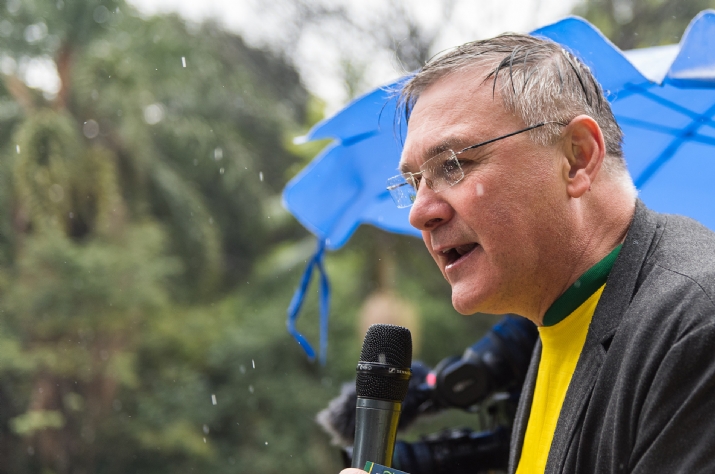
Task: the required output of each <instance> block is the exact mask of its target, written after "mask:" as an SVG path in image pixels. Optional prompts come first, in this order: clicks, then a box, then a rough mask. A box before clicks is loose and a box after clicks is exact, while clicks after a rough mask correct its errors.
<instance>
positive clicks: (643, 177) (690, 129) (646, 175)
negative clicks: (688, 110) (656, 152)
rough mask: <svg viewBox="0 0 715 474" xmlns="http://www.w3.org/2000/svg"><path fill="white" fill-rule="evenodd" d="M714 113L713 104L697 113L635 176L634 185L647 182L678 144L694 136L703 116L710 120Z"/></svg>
mask: <svg viewBox="0 0 715 474" xmlns="http://www.w3.org/2000/svg"><path fill="white" fill-rule="evenodd" d="M713 113H715V105H713V106H711V107H710V108H709V109H708V110H707V111H705V113H704V114H702V115H697V116H696V119H694V120H693V121H692V122H690V125H688V126H687V127H686V128H685V129H684V130H683V131H682V132H681V133H680V134H679V135H678V136H677V138H676V139H675V140H673V141H672V142H671V143H670V145H668V147H667V148H666V149H665V150H663V153H661V154H660V156H658V158H656V159H655V160H653V161H652V162H651V163H650V164H649V165H648V166H647V167H646V168H645V169H644V170H643V172H642V173H641V174H640V176H638V178H636V180H635V183H634V184H635V185H636V187H637V188H639V189H640V188H641V187H642V186H643V185H644V184H645V183H647V182H648V181H649V180H650V178H652V177H653V175H654V174H655V173H656V172H657V171H658V170H659V169H660V168H662V167H663V165H665V164H666V163H667V162H668V161H670V159H671V158H672V157H673V156H674V155H675V152H676V151H677V150H678V148H680V145H682V144H683V142H684V141H685V140H686V139H691V138H693V137H694V136H695V132H696V131H697V130H698V128H700V127H701V126H702V125H703V124H704V121H703V120H702V119H703V118H707V119H708V121H712V120H710V117H711V116H712V115H713Z"/></svg>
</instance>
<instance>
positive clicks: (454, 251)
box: [442, 242, 479, 266]
mask: <svg viewBox="0 0 715 474" xmlns="http://www.w3.org/2000/svg"><path fill="white" fill-rule="evenodd" d="M478 246H479V244H477V243H476V242H472V243H469V244H464V245H460V246H458V247H452V248H448V249H444V250H442V256H443V257H444V258H445V260H446V261H447V266H449V265H453V264H454V263H456V262H457V261H459V260H461V259H462V258H464V256H465V255H467V254H469V253H471V252H472V251H473V250H474V249H475V248H477V247H478Z"/></svg>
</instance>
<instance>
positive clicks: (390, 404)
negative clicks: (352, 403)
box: [352, 397, 402, 469]
mask: <svg viewBox="0 0 715 474" xmlns="http://www.w3.org/2000/svg"><path fill="white" fill-rule="evenodd" d="M401 410H402V403H400V402H394V401H389V400H376V399H373V398H361V397H358V399H357V404H356V416H355V444H354V445H353V462H352V467H356V468H358V469H364V468H365V463H366V462H367V461H372V462H373V463H375V464H382V465H383V466H385V467H391V466H392V453H393V451H394V450H395V438H396V436H397V423H398V422H399V420H400V411H401Z"/></svg>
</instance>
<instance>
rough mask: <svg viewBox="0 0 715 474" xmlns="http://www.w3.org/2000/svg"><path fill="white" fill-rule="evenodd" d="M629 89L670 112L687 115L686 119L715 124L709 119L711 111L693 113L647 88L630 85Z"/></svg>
mask: <svg viewBox="0 0 715 474" xmlns="http://www.w3.org/2000/svg"><path fill="white" fill-rule="evenodd" d="M628 87H629V88H633V89H636V91H637V92H639V93H640V94H642V95H643V97H645V98H647V99H650V100H652V101H653V102H656V103H658V104H660V105H663V106H665V107H668V108H669V109H670V110H673V111H675V112H679V113H681V114H683V115H687V116H688V117H690V118H692V119H693V120H698V121H700V122H701V123H711V124H715V121H713V119H712V118H711V116H712V114H713V111H712V110H710V109H708V111H706V112H705V113H703V114H700V113H698V112H694V111H692V110H690V109H689V108H687V107H683V106H682V105H680V104H678V103H677V102H673V101H672V100H669V99H666V98H664V97H661V96H659V95H657V94H654V93H653V92H651V91H650V90H648V88H646V87H643V86H642V85H640V84H631V85H629V86H628Z"/></svg>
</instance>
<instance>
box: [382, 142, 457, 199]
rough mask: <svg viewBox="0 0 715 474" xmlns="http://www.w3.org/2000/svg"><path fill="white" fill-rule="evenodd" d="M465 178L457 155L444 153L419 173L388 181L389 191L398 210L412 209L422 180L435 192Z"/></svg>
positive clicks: (431, 159) (429, 162)
mask: <svg viewBox="0 0 715 474" xmlns="http://www.w3.org/2000/svg"><path fill="white" fill-rule="evenodd" d="M462 178H464V171H462V167H461V166H460V165H459V160H458V159H457V155H456V154H455V153H454V152H453V151H452V150H447V151H444V152H442V153H440V154H438V155H436V156H434V157H432V158H430V159H429V160H427V161H426V162H425V163H424V164H423V165H422V166H420V171H419V172H418V173H406V174H404V175H397V176H393V177H392V178H390V179H388V180H387V189H388V191H390V196H392V199H393V201H395V204H396V205H397V207H398V208H405V207H410V206H411V205H412V203H414V202H415V199H416V198H417V189H418V188H419V183H420V182H421V180H424V182H425V183H426V184H427V186H428V187H429V188H430V189H432V190H433V191H434V192H436V193H438V192H441V191H444V190H445V189H448V188H450V187H452V186H454V185H455V184H457V183H458V182H460V181H461V180H462Z"/></svg>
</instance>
